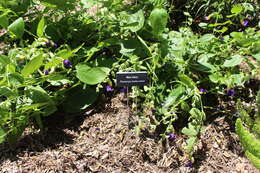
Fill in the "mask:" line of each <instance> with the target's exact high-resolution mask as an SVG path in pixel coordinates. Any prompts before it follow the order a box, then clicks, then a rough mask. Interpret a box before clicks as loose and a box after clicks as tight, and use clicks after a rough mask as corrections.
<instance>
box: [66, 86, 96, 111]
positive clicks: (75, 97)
mask: <svg viewBox="0 0 260 173" xmlns="http://www.w3.org/2000/svg"><path fill="white" fill-rule="evenodd" d="M97 96H98V95H97V93H96V90H95V89H94V88H90V87H87V88H85V89H83V88H82V86H78V87H75V88H73V89H71V90H68V92H67V93H66V94H65V101H64V102H63V104H62V107H63V110H64V111H65V112H68V113H74V112H80V111H82V110H83V109H86V108H87V107H89V106H90V105H91V104H93V103H94V102H95V101H96V99H97Z"/></svg>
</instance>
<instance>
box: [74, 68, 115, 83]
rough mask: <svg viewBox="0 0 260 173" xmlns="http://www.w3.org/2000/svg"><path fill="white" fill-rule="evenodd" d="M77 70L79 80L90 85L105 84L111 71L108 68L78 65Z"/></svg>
mask: <svg viewBox="0 0 260 173" xmlns="http://www.w3.org/2000/svg"><path fill="white" fill-rule="evenodd" d="M76 70H77V71H76V76H77V78H78V79H79V80H80V81H82V82H84V83H86V84H89V85H96V84H98V83H101V82H103V81H104V80H105V78H106V77H107V75H108V73H109V71H110V69H109V68H106V67H89V66H88V65H86V64H78V65H77V66H76Z"/></svg>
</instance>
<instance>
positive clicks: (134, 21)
mask: <svg viewBox="0 0 260 173" xmlns="http://www.w3.org/2000/svg"><path fill="white" fill-rule="evenodd" d="M123 17H124V19H123V20H125V21H124V22H125V23H126V24H124V26H123V27H124V28H128V29H130V30H131V31H132V32H137V31H139V30H140V29H142V27H143V26H144V20H145V18H144V12H143V10H139V11H138V12H136V13H134V14H127V13H123Z"/></svg>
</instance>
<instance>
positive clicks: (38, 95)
mask: <svg viewBox="0 0 260 173" xmlns="http://www.w3.org/2000/svg"><path fill="white" fill-rule="evenodd" d="M25 93H26V96H27V97H28V98H30V99H31V100H32V103H33V104H40V103H42V104H46V105H45V106H44V107H43V110H42V114H43V116H48V115H51V114H53V113H54V112H56V110H57V107H56V105H55V103H54V101H53V100H52V99H51V97H50V96H49V95H48V93H47V92H46V91H45V90H44V89H42V88H41V87H39V86H37V87H31V86H29V87H27V89H26V91H25Z"/></svg>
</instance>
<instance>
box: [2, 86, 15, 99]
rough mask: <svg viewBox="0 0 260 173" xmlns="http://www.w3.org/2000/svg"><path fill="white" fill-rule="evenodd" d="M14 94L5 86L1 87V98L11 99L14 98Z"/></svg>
mask: <svg viewBox="0 0 260 173" xmlns="http://www.w3.org/2000/svg"><path fill="white" fill-rule="evenodd" d="M14 95H15V94H14V92H13V91H12V90H11V89H10V88H8V87H5V86H2V87H0V96H5V97H11V96H14Z"/></svg>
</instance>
